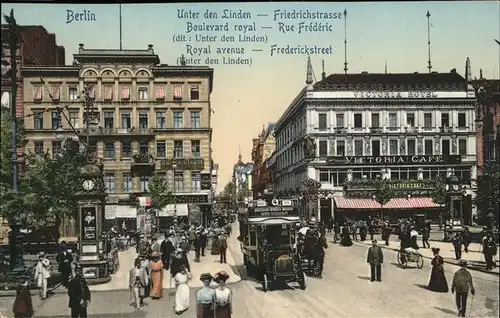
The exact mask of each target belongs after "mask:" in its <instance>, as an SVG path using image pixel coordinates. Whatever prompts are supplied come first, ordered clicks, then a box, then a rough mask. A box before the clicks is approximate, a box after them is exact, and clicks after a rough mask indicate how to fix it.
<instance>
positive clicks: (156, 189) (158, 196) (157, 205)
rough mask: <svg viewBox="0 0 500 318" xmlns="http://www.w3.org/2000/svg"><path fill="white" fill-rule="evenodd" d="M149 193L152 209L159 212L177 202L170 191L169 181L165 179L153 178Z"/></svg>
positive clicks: (156, 176)
mask: <svg viewBox="0 0 500 318" xmlns="http://www.w3.org/2000/svg"><path fill="white" fill-rule="evenodd" d="M148 192H149V196H150V198H151V209H153V210H155V211H158V212H159V211H161V210H163V208H165V207H166V206H167V205H169V204H171V203H173V202H174V200H175V198H174V196H173V195H172V192H171V191H169V190H168V181H167V179H166V178H165V177H161V176H158V175H155V176H153V178H151V180H150V181H149V185H148Z"/></svg>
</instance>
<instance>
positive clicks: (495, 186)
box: [474, 171, 500, 225]
mask: <svg viewBox="0 0 500 318" xmlns="http://www.w3.org/2000/svg"><path fill="white" fill-rule="evenodd" d="M489 179H490V180H488V177H485V176H484V175H483V176H481V177H480V178H479V180H478V189H477V195H476V198H475V199H474V205H475V206H476V207H477V210H478V222H479V223H480V224H483V225H487V224H488V222H489V221H488V218H487V217H486V216H487V215H488V213H489V212H490V211H489V208H490V199H491V204H492V207H493V208H494V210H493V214H494V215H495V218H496V224H499V223H498V221H499V220H498V218H499V214H498V208H499V205H500V200H499V199H498V197H499V195H498V193H500V172H498V171H497V172H493V173H491V174H489ZM490 193H492V194H493V195H492V196H491V197H490V196H489V194H490Z"/></svg>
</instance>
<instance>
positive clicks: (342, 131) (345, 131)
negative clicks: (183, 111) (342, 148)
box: [335, 127, 347, 134]
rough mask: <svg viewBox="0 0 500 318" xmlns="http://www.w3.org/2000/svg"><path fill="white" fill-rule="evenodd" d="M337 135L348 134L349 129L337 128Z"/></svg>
mask: <svg viewBox="0 0 500 318" xmlns="http://www.w3.org/2000/svg"><path fill="white" fill-rule="evenodd" d="M335 133H336V134H347V128H345V127H337V128H335Z"/></svg>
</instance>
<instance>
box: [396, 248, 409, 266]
mask: <svg viewBox="0 0 500 318" xmlns="http://www.w3.org/2000/svg"><path fill="white" fill-rule="evenodd" d="M398 264H399V265H401V267H403V268H406V267H407V266H408V256H406V254H405V253H401V252H398Z"/></svg>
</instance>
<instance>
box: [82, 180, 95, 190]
mask: <svg viewBox="0 0 500 318" xmlns="http://www.w3.org/2000/svg"><path fill="white" fill-rule="evenodd" d="M94 186H95V183H94V181H92V180H85V181H83V189H85V190H86V191H90V190H93V189H94Z"/></svg>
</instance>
